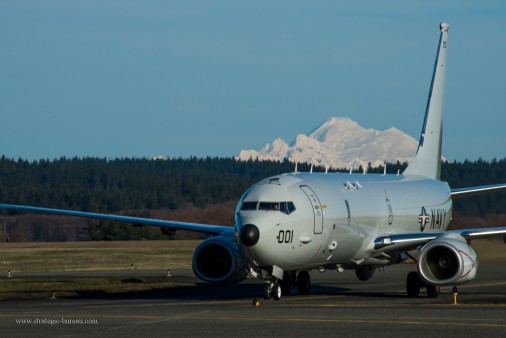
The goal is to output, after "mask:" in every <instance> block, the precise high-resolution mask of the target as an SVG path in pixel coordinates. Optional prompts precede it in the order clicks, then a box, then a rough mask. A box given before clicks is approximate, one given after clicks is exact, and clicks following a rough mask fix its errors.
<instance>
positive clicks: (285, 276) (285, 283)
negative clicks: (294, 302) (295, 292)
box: [279, 272, 292, 296]
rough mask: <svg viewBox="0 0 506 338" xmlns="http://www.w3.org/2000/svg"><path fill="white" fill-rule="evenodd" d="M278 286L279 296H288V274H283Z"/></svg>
mask: <svg viewBox="0 0 506 338" xmlns="http://www.w3.org/2000/svg"><path fill="white" fill-rule="evenodd" d="M279 285H280V286H281V294H282V295H283V296H290V289H291V287H292V285H291V283H290V273H288V272H285V273H284V274H283V280H281V281H280V282H279Z"/></svg>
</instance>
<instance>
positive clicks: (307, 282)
mask: <svg viewBox="0 0 506 338" xmlns="http://www.w3.org/2000/svg"><path fill="white" fill-rule="evenodd" d="M292 285H296V286H297V293H298V294H299V295H308V294H309V292H310V289H311V278H310V277H309V273H308V272H307V271H299V273H296V271H289V272H284V273H283V278H282V279H279V278H277V277H274V276H271V277H270V279H268V280H266V282H265V285H264V299H271V297H272V298H274V300H280V299H281V296H289V295H290V290H291V287H292Z"/></svg>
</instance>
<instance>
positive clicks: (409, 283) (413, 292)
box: [406, 271, 422, 298]
mask: <svg viewBox="0 0 506 338" xmlns="http://www.w3.org/2000/svg"><path fill="white" fill-rule="evenodd" d="M421 284H422V280H421V279H420V277H419V276H418V273H417V272H415V271H411V272H410V273H408V278H407V279H406V291H407V292H408V297H411V298H416V297H418V295H419V294H420V287H421Z"/></svg>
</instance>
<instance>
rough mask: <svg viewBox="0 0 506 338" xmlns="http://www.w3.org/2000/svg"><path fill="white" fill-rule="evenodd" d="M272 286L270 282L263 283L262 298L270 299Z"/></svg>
mask: <svg viewBox="0 0 506 338" xmlns="http://www.w3.org/2000/svg"><path fill="white" fill-rule="evenodd" d="M271 293H272V286H271V283H266V284H265V285H264V299H265V300H267V299H271Z"/></svg>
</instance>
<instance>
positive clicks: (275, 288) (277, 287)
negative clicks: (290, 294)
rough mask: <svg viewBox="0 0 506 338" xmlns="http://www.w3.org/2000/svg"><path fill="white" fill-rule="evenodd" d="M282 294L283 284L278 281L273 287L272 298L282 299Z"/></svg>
mask: <svg viewBox="0 0 506 338" xmlns="http://www.w3.org/2000/svg"><path fill="white" fill-rule="evenodd" d="M281 295H282V290H281V285H279V284H278V283H276V284H274V286H273V288H272V298H274V300H280V299H281Z"/></svg>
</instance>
